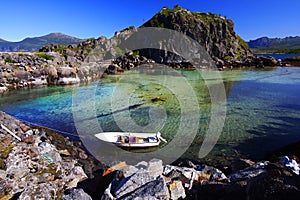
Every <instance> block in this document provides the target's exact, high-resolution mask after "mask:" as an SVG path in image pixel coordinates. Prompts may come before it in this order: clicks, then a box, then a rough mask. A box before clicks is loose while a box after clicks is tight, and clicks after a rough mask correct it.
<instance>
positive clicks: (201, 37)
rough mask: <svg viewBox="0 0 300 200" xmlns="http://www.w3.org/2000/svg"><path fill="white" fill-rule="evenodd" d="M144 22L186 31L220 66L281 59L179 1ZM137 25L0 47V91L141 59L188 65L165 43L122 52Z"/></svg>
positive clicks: (68, 79)
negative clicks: (259, 51)
mask: <svg viewBox="0 0 300 200" xmlns="http://www.w3.org/2000/svg"><path fill="white" fill-rule="evenodd" d="M143 27H158V28H166V29H171V30H175V31H178V32H180V33H183V34H185V35H187V36H188V37H190V38H192V39H193V40H195V41H196V42H198V43H199V44H200V45H201V46H203V47H204V49H205V50H206V51H207V53H208V54H209V55H210V56H211V58H212V59H213V61H214V62H215V65H216V66H217V67H218V68H219V69H221V70H223V69H226V68H229V69H230V68H235V67H264V66H277V65H281V64H282V63H281V62H279V61H277V60H275V59H274V58H271V57H262V56H254V55H253V53H252V52H251V50H250V49H249V47H248V45H247V43H246V42H245V41H244V40H243V39H242V38H241V37H240V36H239V35H238V34H237V33H236V32H235V31H234V22H233V21H232V20H230V19H227V18H226V17H223V16H220V15H216V14H212V13H201V12H191V11H189V10H186V9H184V8H182V7H180V6H175V7H174V8H173V9H169V8H166V7H164V8H163V9H162V10H161V11H160V12H158V13H157V14H156V15H155V16H154V17H153V18H151V19H150V20H149V21H147V22H145V23H144V24H143V25H142V26H141V27H140V28H143ZM137 31H138V29H137V28H134V27H129V28H127V29H125V30H123V31H120V32H116V33H115V36H114V37H113V38H111V39H107V38H105V37H100V38H98V39H88V40H86V41H83V42H81V43H79V44H72V45H63V44H52V45H48V46H45V47H43V48H41V49H40V52H36V53H18V52H16V53H0V92H1V93H3V92H5V91H6V90H9V89H17V88H27V87H35V86H42V85H69V84H77V83H80V82H89V81H93V80H97V79H99V78H101V77H102V76H104V75H105V74H116V73H121V72H123V71H124V70H128V69H131V68H134V67H136V66H138V65H141V64H144V63H154V62H157V63H162V64H167V65H171V66H172V67H176V68H186V67H187V66H189V64H190V63H188V61H185V60H184V59H182V58H181V59H178V56H177V57H176V56H174V55H172V54H169V53H166V51H168V48H167V47H164V50H163V51H161V50H153V49H152V50H151V49H150V50H149V49H141V50H137V51H134V52H132V51H131V52H123V51H122V49H121V48H120V46H118V45H119V44H120V41H122V40H126V38H127V37H128V35H130V34H133V33H136V32H137ZM168 42H169V41H166V43H168ZM95 49H96V51H95Z"/></svg>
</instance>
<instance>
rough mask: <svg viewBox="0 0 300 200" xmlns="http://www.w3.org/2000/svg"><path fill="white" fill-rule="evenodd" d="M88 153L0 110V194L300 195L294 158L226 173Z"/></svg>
mask: <svg viewBox="0 0 300 200" xmlns="http://www.w3.org/2000/svg"><path fill="white" fill-rule="evenodd" d="M89 157H91V156H88V154H87V153H85V152H84V150H83V149H82V148H81V147H80V146H79V145H76V143H75V142H71V141H69V139H68V138H65V137H63V136H60V135H58V134H57V133H53V132H49V131H45V129H44V128H31V127H29V126H28V125H26V124H24V123H23V122H21V121H19V120H17V119H15V118H13V117H11V116H9V115H7V114H5V113H4V112H0V199H20V200H23V199H33V198H34V199H65V200H69V199H75V200H76V199H78V200H79V199H86V200H91V199H102V200H108V199H200V198H201V199H250V200H251V199H255V200H256V199H300V176H299V175H297V174H299V166H298V165H297V162H299V160H298V158H296V157H293V160H291V159H289V158H287V157H284V158H283V159H282V160H281V162H270V161H261V162H258V163H254V162H252V161H250V160H243V159H239V160H237V161H235V162H234V163H232V165H231V166H223V167H222V168H223V169H225V168H226V173H223V172H222V171H221V170H219V169H217V168H215V167H211V166H207V165H204V164H194V163H192V162H191V161H183V162H180V164H178V165H177V166H174V165H164V164H163V161H162V160H158V159H152V160H150V161H149V162H145V161H142V162H140V163H138V164H136V165H134V166H132V165H126V163H125V162H119V163H116V165H114V166H111V167H110V168H109V166H102V165H98V164H95V161H93V160H91V159H90V158H89ZM294 159H295V160H294ZM296 160H297V161H296ZM283 161H284V162H283ZM290 163H292V164H293V167H291V165H290ZM116 166H119V167H116ZM120 166H121V167H120Z"/></svg>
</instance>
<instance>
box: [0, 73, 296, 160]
mask: <svg viewBox="0 0 300 200" xmlns="http://www.w3.org/2000/svg"><path fill="white" fill-rule="evenodd" d="M220 73H221V75H222V80H220V79H219V78H216V77H209V79H208V81H207V82H204V81H203V79H202V77H201V74H199V73H198V72H195V71H177V72H175V73H174V75H168V76H165V75H164V74H163V73H162V74H140V73H139V72H127V73H126V74H125V75H121V76H110V77H107V78H105V79H102V80H100V81H99V82H97V83H92V84H90V85H81V86H66V87H48V88H38V89H34V90H23V91H13V92H10V94H9V95H5V96H2V97H1V99H0V106H1V110H3V111H5V112H7V113H9V114H11V115H13V116H15V117H17V118H19V119H21V120H24V121H26V122H29V123H32V124H36V125H41V126H46V127H49V128H52V129H55V130H58V131H59V132H62V133H64V134H65V135H67V136H69V137H71V138H73V139H78V138H77V137H76V135H77V130H76V125H77V126H78V124H79V125H80V126H81V128H82V129H81V130H84V131H86V134H95V133H97V132H99V127H101V130H102V131H143V132H149V131H151V130H153V131H160V132H161V133H162V134H163V136H164V137H165V138H166V139H168V140H169V141H171V140H172V139H173V137H174V133H176V131H178V129H179V126H180V123H181V122H180V119H181V118H182V117H183V116H184V117H185V118H186V120H185V124H184V125H183V128H184V132H185V131H186V134H188V132H189V130H191V126H193V125H194V123H193V121H195V119H197V120H199V123H200V124H199V127H197V135H196V137H195V139H194V141H193V142H192V144H191V146H190V148H189V149H188V150H187V151H186V153H185V154H184V155H183V156H182V157H183V158H189V159H196V160H200V161H204V162H208V163H213V164H215V163H226V162H228V161H230V160H232V159H235V158H236V157H241V156H245V157H250V158H252V159H255V160H258V159H261V158H263V156H264V155H265V154H266V153H268V152H269V151H272V150H274V149H276V148H278V147H281V146H283V145H286V144H288V143H291V142H294V141H298V140H300V95H299V94H300V68H297V67H289V68H281V67H278V68H272V69H265V70H254V69H249V70H233V71H225V72H220ZM184 80H186V81H187V82H185V81H184ZM186 83H188V86H186ZM221 83H223V84H224V86H225V90H226V95H227V99H226V100H227V101H226V108H227V113H226V120H225V125H224V128H223V131H222V134H221V136H220V137H219V139H218V143H217V145H216V146H215V148H214V149H213V150H212V152H211V153H210V154H209V155H208V156H207V157H205V158H204V159H198V152H199V147H200V146H201V144H202V141H203V138H204V136H205V134H206V131H207V129H208V125H209V122H210V117H211V113H210V111H211V109H212V105H211V99H210V95H209V91H208V88H209V87H214V86H216V85H218V84H221ZM189 90H190V91H189ZM180 94H181V95H180ZM182 94H183V95H182ZM184 103H186V104H184ZM195 103H196V104H195ZM195 107H198V108H199V112H196V109H195ZM153 110H154V111H153ZM149 111H150V115H149ZM152 111H153V112H154V113H155V112H158V114H157V115H155V114H154V116H151V113H152ZM74 115H76V116H74ZM74 117H75V118H76V119H75V121H76V123H75V122H74ZM129 118H130V120H129ZM95 119H96V121H97V122H98V126H94V122H95ZM152 120H154V121H155V120H156V121H155V123H152V122H151V121H152ZM132 124H134V125H132ZM151 132H152V131H151ZM179 145H180V144H179Z"/></svg>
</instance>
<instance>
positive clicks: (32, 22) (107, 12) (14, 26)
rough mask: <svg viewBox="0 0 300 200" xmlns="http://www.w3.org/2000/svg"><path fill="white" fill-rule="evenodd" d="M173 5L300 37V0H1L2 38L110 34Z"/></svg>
mask: <svg viewBox="0 0 300 200" xmlns="http://www.w3.org/2000/svg"><path fill="white" fill-rule="evenodd" d="M175 4H179V5H181V6H183V7H185V8H187V9H189V10H191V11H201V12H213V13H216V14H221V15H224V16H226V17H227V18H230V19H233V20H234V22H235V30H236V32H237V33H238V34H239V35H240V36H241V37H242V38H243V39H245V40H249V39H256V38H258V37H261V36H268V37H285V36H296V35H298V36H300V26H299V24H300V1H299V0H286V1H282V0H177V1H176V0H119V1H116V0H110V1H107V0H80V1H74V0H73V1H70V0H51V1H34V0H5V1H1V4H0V5H1V9H0V20H1V23H0V26H1V28H0V38H2V39H5V40H9V41H20V40H22V39H24V38H26V37H35V36H42V35H46V34H48V33H52V32H62V33H65V34H68V35H72V36H75V37H79V38H90V37H95V38H97V37H99V36H102V35H104V36H106V37H111V36H112V35H113V34H114V32H115V31H117V30H121V29H124V28H126V27H128V26H131V25H134V26H140V25H141V24H143V22H144V21H147V20H148V19H150V18H151V17H152V16H153V15H154V14H155V13H156V12H158V11H159V10H160V9H161V8H162V7H163V6H168V7H173V6H174V5H175Z"/></svg>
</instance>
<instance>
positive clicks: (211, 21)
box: [142, 5, 274, 67]
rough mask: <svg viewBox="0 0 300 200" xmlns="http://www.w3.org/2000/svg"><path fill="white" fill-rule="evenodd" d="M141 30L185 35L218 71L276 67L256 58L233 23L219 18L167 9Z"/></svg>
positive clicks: (221, 17) (176, 8) (176, 7)
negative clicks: (168, 30)
mask: <svg viewBox="0 0 300 200" xmlns="http://www.w3.org/2000/svg"><path fill="white" fill-rule="evenodd" d="M142 27H162V28H168V29H172V30H176V31H179V32H181V33H184V34H186V35H187V36H189V37H191V38H192V39H194V40H196V41H197V42H198V43H199V44H200V45H202V46H203V47H204V48H205V49H206V51H207V52H208V53H209V55H210V56H211V57H212V58H213V60H214V61H215V62H216V64H217V66H218V67H224V66H233V67H238V66H243V65H244V66H248V65H252V66H256V62H257V61H256V60H259V62H260V61H261V62H262V63H263V65H264V66H274V64H273V63H269V62H266V63H265V62H264V60H261V59H260V57H255V56H253V54H252V52H251V51H250V49H249V47H248V45H247V43H246V42H245V41H244V40H243V39H242V38H241V37H240V36H239V35H238V34H237V33H236V32H235V31H234V22H233V21H232V20H230V19H227V18H226V17H223V16H220V15H216V14H213V13H201V12H191V11H189V10H187V9H184V8H182V7H180V6H178V5H177V6H175V7H174V8H173V9H169V8H167V7H164V8H163V9H162V10H161V11H160V12H158V13H157V14H156V15H155V16H154V17H152V18H151V19H150V20H149V21H147V22H146V23H145V24H144V25H143V26H142ZM146 54H147V53H146ZM164 60H170V58H168V57H164Z"/></svg>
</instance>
